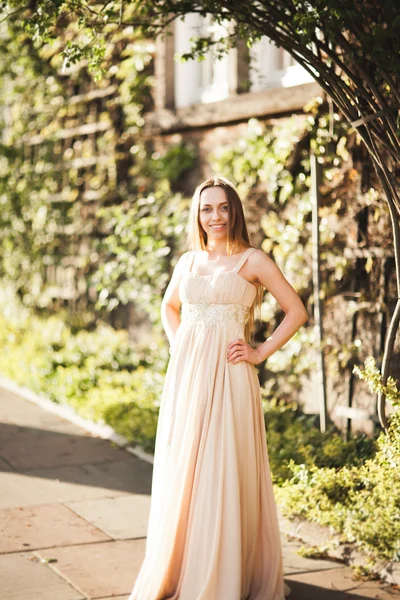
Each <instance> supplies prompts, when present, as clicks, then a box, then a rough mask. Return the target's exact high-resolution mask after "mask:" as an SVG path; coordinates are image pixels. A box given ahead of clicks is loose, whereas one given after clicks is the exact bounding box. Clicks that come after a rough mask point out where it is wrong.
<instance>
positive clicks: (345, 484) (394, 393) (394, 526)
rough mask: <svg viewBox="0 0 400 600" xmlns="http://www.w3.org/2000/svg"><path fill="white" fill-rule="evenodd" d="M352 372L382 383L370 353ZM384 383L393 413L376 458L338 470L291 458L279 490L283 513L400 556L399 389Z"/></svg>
mask: <svg viewBox="0 0 400 600" xmlns="http://www.w3.org/2000/svg"><path fill="white" fill-rule="evenodd" d="M356 370H357V372H358V373H359V374H360V375H361V376H362V378H363V379H365V380H366V381H368V382H369V384H370V385H371V386H372V387H376V386H381V385H383V383H382V380H381V376H380V375H379V372H378V371H377V369H376V366H375V364H374V360H373V359H372V357H370V358H368V360H366V362H365V369H363V370H360V369H356ZM386 387H387V388H388V389H387V390H386V391H387V392H390V397H391V401H392V404H393V412H392V416H391V419H390V425H389V432H388V435H385V434H384V433H381V434H380V436H379V438H378V440H377V452H376V454H375V456H373V457H372V458H369V459H367V460H366V461H365V462H364V463H362V464H360V465H354V466H342V467H340V468H332V467H331V468H329V467H328V466H327V467H324V468H319V467H318V466H317V465H316V464H315V465H312V466H310V467H309V466H307V465H306V464H305V463H303V464H295V463H294V461H291V462H290V464H289V465H288V468H289V469H290V470H291V471H292V477H291V478H290V479H287V480H286V481H285V482H284V483H283V486H282V488H281V489H280V490H277V494H278V499H279V502H280V504H281V506H282V508H283V510H284V512H285V513H286V514H287V515H292V516H293V515H298V516H303V517H306V518H307V519H309V520H312V521H316V522H318V523H320V524H323V525H330V526H331V527H333V528H334V529H335V530H336V531H338V532H340V533H342V534H343V537H344V538H345V539H346V540H347V541H350V542H353V541H357V542H358V543H360V544H361V545H363V546H364V547H365V548H366V549H368V550H370V551H371V552H372V553H373V554H375V555H378V556H379V557H382V558H385V559H388V560H400V503H399V499H400V470H399V466H400V462H399V461H400V458H399V457H400V452H399V449H400V417H399V415H400V410H399V407H400V391H399V390H398V388H397V386H396V385H395V383H394V381H393V380H390V381H389V382H388V383H387V386H386Z"/></svg>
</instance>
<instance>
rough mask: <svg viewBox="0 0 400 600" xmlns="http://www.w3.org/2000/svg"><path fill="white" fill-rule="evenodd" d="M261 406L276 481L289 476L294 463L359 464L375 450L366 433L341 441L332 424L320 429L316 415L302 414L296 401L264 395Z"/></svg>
mask: <svg viewBox="0 0 400 600" xmlns="http://www.w3.org/2000/svg"><path fill="white" fill-rule="evenodd" d="M263 406H264V417H265V427H266V430H267V442H268V451H269V460H270V465H271V471H272V474H273V481H274V483H276V484H278V485H282V483H283V482H284V481H286V480H287V479H288V478H290V477H291V476H292V469H293V465H302V468H303V467H306V468H311V467H312V466H315V467H317V468H318V469H321V468H325V467H326V468H339V467H342V466H344V465H348V466H352V465H361V464H362V463H363V462H364V461H365V460H366V459H367V458H370V457H372V456H373V455H374V453H375V443H374V440H373V439H371V438H368V437H367V436H366V435H365V434H357V435H353V436H351V437H350V439H349V440H348V441H344V440H343V436H342V434H341V433H340V432H339V431H338V430H337V429H336V428H335V427H330V428H329V429H328V430H327V431H326V432H324V433H321V432H320V430H319V429H318V427H317V426H316V419H315V416H314V415H307V414H304V413H303V412H302V411H301V410H300V408H299V406H298V405H297V404H287V403H284V402H271V401H267V400H265V399H264V402H263Z"/></svg>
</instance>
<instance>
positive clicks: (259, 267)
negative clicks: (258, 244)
mask: <svg viewBox="0 0 400 600" xmlns="http://www.w3.org/2000/svg"><path fill="white" fill-rule="evenodd" d="M248 265H249V270H250V271H251V273H252V275H253V277H254V278H255V279H256V280H257V282H258V283H261V284H262V285H264V286H265V279H266V278H270V277H271V276H272V275H277V274H278V273H279V274H281V271H280V269H279V267H278V266H277V265H276V264H275V262H274V260H273V259H272V258H271V257H270V256H269V255H268V254H267V253H266V252H264V250H261V249H259V248H256V249H255V250H254V251H253V252H252V253H251V254H250V256H249V258H248Z"/></svg>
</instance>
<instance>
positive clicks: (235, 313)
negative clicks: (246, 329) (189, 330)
mask: <svg viewBox="0 0 400 600" xmlns="http://www.w3.org/2000/svg"><path fill="white" fill-rule="evenodd" d="M249 317H250V308H249V307H248V306H244V304H214V303H209V302H202V303H200V304H192V303H191V302H183V303H182V306H181V321H182V323H184V322H187V323H207V324H210V325H221V324H224V323H229V322H232V321H235V322H236V323H240V324H241V325H243V326H244V325H246V323H247V321H248V320H249Z"/></svg>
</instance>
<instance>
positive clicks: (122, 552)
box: [35, 539, 146, 600]
mask: <svg viewBox="0 0 400 600" xmlns="http://www.w3.org/2000/svg"><path fill="white" fill-rule="evenodd" d="M145 542H146V540H145V539H140V540H130V541H126V540H118V541H113V542H102V543H99V544H85V545H82V546H68V547H65V548H52V549H51V550H49V551H45V550H37V551H35V554H37V555H38V556H40V557H41V558H45V557H51V558H55V559H56V560H57V562H51V563H48V564H49V566H50V567H51V568H52V569H54V570H55V571H56V572H57V573H58V574H59V575H61V576H62V577H64V579H66V580H67V581H72V582H73V583H74V586H75V587H76V588H77V589H78V590H79V591H80V592H81V593H82V594H83V595H84V596H86V597H87V598H92V599H95V598H106V597H108V596H111V597H112V596H118V595H119V596H121V595H125V594H126V595H128V596H129V594H130V592H131V590H132V588H133V585H134V582H135V579H136V576H137V574H138V572H139V568H140V566H141V564H142V561H143V558H144V553H145ZM57 600H58V599H57Z"/></svg>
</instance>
